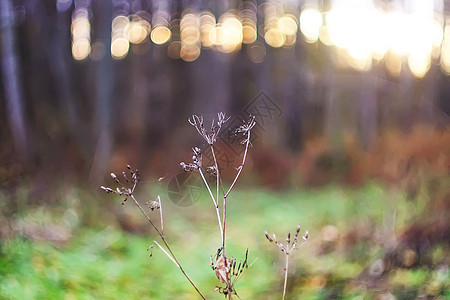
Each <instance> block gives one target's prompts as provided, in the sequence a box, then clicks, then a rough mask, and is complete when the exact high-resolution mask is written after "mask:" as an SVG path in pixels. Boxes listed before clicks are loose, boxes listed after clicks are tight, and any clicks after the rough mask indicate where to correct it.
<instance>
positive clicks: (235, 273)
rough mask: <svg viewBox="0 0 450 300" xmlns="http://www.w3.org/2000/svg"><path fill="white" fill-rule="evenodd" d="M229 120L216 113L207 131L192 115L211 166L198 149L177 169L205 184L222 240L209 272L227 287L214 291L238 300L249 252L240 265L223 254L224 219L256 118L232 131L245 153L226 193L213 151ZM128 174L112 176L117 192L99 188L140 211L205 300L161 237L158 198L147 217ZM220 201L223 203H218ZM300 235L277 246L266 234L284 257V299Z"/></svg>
mask: <svg viewBox="0 0 450 300" xmlns="http://www.w3.org/2000/svg"><path fill="white" fill-rule="evenodd" d="M228 120H229V117H226V116H225V114H224V113H218V114H217V121H215V120H212V124H211V127H210V128H209V129H207V128H206V127H205V123H204V120H203V117H202V116H197V115H193V116H192V117H191V118H189V120H188V121H189V124H191V125H192V126H193V127H194V128H195V129H196V130H197V132H198V133H199V134H200V135H201V136H202V137H203V139H204V140H205V141H206V143H207V144H208V147H210V149H211V153H212V157H213V164H212V165H209V166H207V165H204V164H203V157H202V151H201V149H200V148H199V147H194V148H192V152H193V155H192V161H191V162H189V163H185V162H181V163H180V166H181V167H182V168H183V170H184V171H186V172H191V171H198V172H199V174H200V176H201V178H202V180H203V183H204V184H205V187H206V189H207V190H208V193H209V196H210V197H211V200H212V202H213V205H214V210H215V211H216V215H217V221H218V226H219V232H220V238H221V246H220V247H219V249H218V251H217V253H216V254H215V255H214V256H211V268H212V269H213V271H214V272H215V274H216V276H217V279H218V280H219V282H220V283H222V284H223V283H225V284H226V286H224V287H222V286H217V287H216V289H215V290H216V291H218V292H219V293H221V294H223V295H224V296H225V297H227V298H228V299H232V295H235V296H236V297H238V298H239V296H238V294H237V292H236V289H235V287H234V286H235V284H236V283H237V282H238V281H239V279H240V278H241V276H242V274H243V273H244V271H245V270H246V269H248V267H250V266H251V265H252V264H248V249H247V251H246V252H245V259H244V260H243V261H239V262H238V261H237V260H236V259H234V258H233V257H231V258H229V257H227V256H226V254H225V249H226V247H225V246H226V225H227V224H226V218H227V199H228V196H229V195H230V192H231V191H232V190H233V188H234V187H235V185H236V183H237V181H238V179H239V177H240V175H241V173H242V170H243V168H244V165H245V162H246V159H247V154H248V149H249V147H250V146H252V144H251V142H250V139H251V132H252V129H253V128H254V126H255V124H256V122H255V117H253V116H250V118H249V120H248V121H247V122H244V124H242V125H241V126H239V127H238V128H237V129H235V131H234V134H235V135H236V136H240V137H241V141H240V143H241V144H242V145H243V147H245V150H244V152H243V155H242V161H241V164H240V165H239V166H238V167H237V168H236V174H235V176H234V179H233V181H232V182H231V184H230V186H229V187H228V189H225V187H224V183H223V181H222V177H221V168H220V165H219V163H218V160H217V158H216V150H215V143H216V142H217V138H218V136H219V134H220V132H221V130H223V125H224V124H225V123H226V122H227V121H228ZM127 169H128V170H127V172H122V174H121V175H122V176H121V177H123V179H120V180H119V178H118V177H117V176H116V174H114V173H111V177H112V178H113V179H114V181H115V182H116V183H117V187H116V188H114V189H113V188H110V187H105V186H102V187H101V188H102V189H103V190H104V191H105V192H107V193H112V194H117V195H119V196H122V197H123V201H122V205H123V204H125V202H126V201H127V200H128V199H131V200H133V203H134V204H135V205H136V206H137V207H138V208H139V210H140V211H141V213H142V214H143V215H144V216H145V217H146V219H147V220H148V222H149V223H150V225H151V226H152V227H153V228H154V229H155V231H156V232H157V233H158V235H159V237H160V238H161V241H162V244H163V245H164V246H165V247H164V246H163V245H161V244H159V243H158V242H157V241H153V243H154V245H156V246H158V247H159V248H160V249H161V251H162V252H163V253H164V254H165V255H166V256H167V257H168V258H169V259H170V260H171V261H172V262H173V263H174V264H175V265H176V266H177V267H178V268H179V269H180V271H181V272H182V273H183V275H184V276H185V277H186V279H187V280H188V281H189V283H190V284H191V285H192V286H193V287H194V289H195V290H196V292H197V293H198V294H199V295H200V297H201V298H202V299H206V298H205V296H204V295H203V294H202V293H201V292H200V290H199V289H198V287H197V286H196V285H195V284H194V282H193V281H192V280H191V278H190V277H189V276H188V275H187V274H186V272H185V270H184V269H183V267H182V266H181V264H180V262H179V261H178V259H177V257H176V256H175V254H174V252H173V251H172V249H171V247H170V245H169V243H168V241H167V239H166V237H165V235H164V218H163V210H162V203H161V198H160V197H159V196H158V197H157V199H156V200H154V201H148V202H146V203H145V204H146V206H147V207H148V209H149V212H148V213H147V212H146V211H145V210H144V208H143V207H142V206H141V204H140V203H139V202H138V201H137V200H136V197H135V190H136V186H137V184H138V182H139V172H138V170H137V169H136V170H135V171H133V170H132V168H131V167H130V166H129V165H127ZM205 172H206V173H207V174H209V175H210V176H211V177H213V178H215V181H216V186H215V189H216V190H215V193H213V190H212V189H211V187H210V186H209V184H208V182H207V181H206V178H205ZM220 200H222V203H220ZM219 204H222V212H221V211H220V205H219ZM155 210H157V211H159V215H160V221H159V223H160V224H159V227H158V226H157V225H156V223H155V222H154V221H153V220H152V219H151V217H150V215H149V213H150V212H152V211H155ZM299 232H300V226H298V227H297V231H296V234H295V235H294V240H293V242H292V244H291V234H290V233H288V237H287V239H286V245H283V244H282V243H279V242H278V241H277V239H276V237H275V234H274V235H273V237H271V236H269V234H268V233H267V232H266V238H267V239H268V240H269V242H271V243H274V244H276V245H277V246H278V247H279V248H280V250H281V251H282V252H283V253H284V254H285V255H286V267H285V269H284V270H285V278H284V288H283V299H284V297H285V294H286V285H287V277H288V267H289V255H290V254H291V253H292V252H293V251H294V250H296V249H298V248H299V247H301V246H302V245H303V244H304V243H305V242H306V240H307V238H308V232H306V233H305V235H304V236H302V237H301V238H302V240H301V241H300V243H299V239H298V235H299ZM154 245H153V244H152V245H150V246H149V248H148V249H147V250H148V251H150V254H149V256H150V257H151V256H152V250H153V248H154Z"/></svg>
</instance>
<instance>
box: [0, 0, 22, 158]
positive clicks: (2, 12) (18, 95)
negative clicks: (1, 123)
mask: <svg viewBox="0 0 450 300" xmlns="http://www.w3.org/2000/svg"><path fill="white" fill-rule="evenodd" d="M0 26H1V36H0V38H1V54H2V58H1V60H2V77H3V86H4V90H5V102H6V106H7V116H8V117H9V124H10V126H11V131H12V136H13V140H14V145H15V147H16V149H17V151H18V152H19V154H20V155H21V158H22V159H23V160H24V161H27V160H28V158H29V157H28V155H29V153H28V142H27V133H26V124H25V118H24V109H23V96H22V91H21V82H20V76H19V65H18V59H17V56H16V37H15V32H14V14H13V11H12V3H11V1H10V0H1V1H0Z"/></svg>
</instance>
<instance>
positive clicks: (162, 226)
mask: <svg viewBox="0 0 450 300" xmlns="http://www.w3.org/2000/svg"><path fill="white" fill-rule="evenodd" d="M158 202H159V215H160V216H161V233H162V235H164V219H163V211H162V204H161V197H160V196H158Z"/></svg>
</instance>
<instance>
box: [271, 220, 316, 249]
mask: <svg viewBox="0 0 450 300" xmlns="http://www.w3.org/2000/svg"><path fill="white" fill-rule="evenodd" d="M299 233H300V225H297V229H296V232H295V235H294V241H293V242H292V244H291V233H290V232H288V234H287V238H286V245H283V244H282V243H280V242H278V241H277V237H276V236H275V233H274V234H273V235H272V236H270V235H269V233H268V232H267V231H266V232H265V236H266V239H267V240H268V241H269V242H270V243H274V244H275V245H277V246H278V248H280V250H281V252H283V253H285V254H286V255H289V254H291V253H292V252H293V251H294V250H297V249H298V248H300V247H301V246H303V244H304V243H306V241H307V239H308V237H309V232H308V231H306V232H305V235H304V236H302V237H301V241H300V244H299V243H298V242H299V239H298V235H299Z"/></svg>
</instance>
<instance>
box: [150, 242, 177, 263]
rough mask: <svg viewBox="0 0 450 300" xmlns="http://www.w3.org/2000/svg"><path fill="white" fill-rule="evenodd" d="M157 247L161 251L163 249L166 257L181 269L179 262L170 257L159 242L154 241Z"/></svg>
mask: <svg viewBox="0 0 450 300" xmlns="http://www.w3.org/2000/svg"><path fill="white" fill-rule="evenodd" d="M153 242H154V243H155V244H156V245H158V247H159V249H161V251H162V252H164V254H165V255H167V257H168V258H169V259H170V260H171V261H172V262H173V263H174V264H175V265H176V266H177V267H178V268H179V267H180V265H179V264H177V262H176V261H175V260H174V259H173V258H172V256H170V254H169V253H167V251H166V250H165V249H164V248H163V247H162V246H161V245H160V244H158V242H157V241H153Z"/></svg>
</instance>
